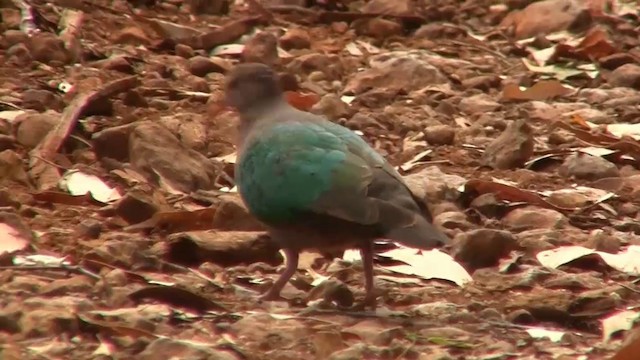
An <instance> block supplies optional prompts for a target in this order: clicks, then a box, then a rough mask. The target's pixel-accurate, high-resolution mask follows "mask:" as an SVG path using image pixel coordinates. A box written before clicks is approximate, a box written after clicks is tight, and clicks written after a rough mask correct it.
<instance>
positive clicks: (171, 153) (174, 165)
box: [129, 121, 216, 193]
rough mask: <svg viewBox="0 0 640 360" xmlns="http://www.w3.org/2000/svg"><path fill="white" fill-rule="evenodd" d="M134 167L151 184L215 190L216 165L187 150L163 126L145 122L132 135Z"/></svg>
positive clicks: (130, 152) (183, 189) (131, 155)
mask: <svg viewBox="0 0 640 360" xmlns="http://www.w3.org/2000/svg"><path fill="white" fill-rule="evenodd" d="M129 159H130V162H131V165H132V167H133V168H134V169H135V170H136V171H138V172H140V173H141V174H143V175H144V176H145V177H146V178H147V179H148V180H149V181H151V182H152V183H155V184H159V181H160V180H162V182H163V183H164V184H166V185H168V186H171V187H173V188H174V189H176V190H179V191H182V192H185V193H190V192H191V191H196V190H198V189H200V190H206V189H212V188H213V186H214V180H215V176H216V169H215V167H214V166H213V163H212V162H211V161H209V159H207V158H206V157H205V156H204V155H202V154H201V153H199V152H197V151H194V150H191V149H188V148H186V147H185V146H184V145H183V144H181V143H180V141H179V140H178V139H177V138H176V137H175V135H174V134H173V133H171V132H170V131H169V130H167V129H166V128H165V127H163V126H162V125H159V124H157V123H154V122H150V121H145V122H142V123H140V124H138V125H137V126H136V127H135V130H133V131H132V132H131V135H130V136H129Z"/></svg>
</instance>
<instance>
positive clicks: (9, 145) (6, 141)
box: [0, 134, 16, 151]
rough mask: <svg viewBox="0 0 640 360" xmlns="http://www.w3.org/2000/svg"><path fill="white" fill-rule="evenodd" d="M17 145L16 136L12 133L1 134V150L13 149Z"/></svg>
mask: <svg viewBox="0 0 640 360" xmlns="http://www.w3.org/2000/svg"><path fill="white" fill-rule="evenodd" d="M15 147H16V138H14V137H13V136H11V135H4V134H0V151H4V150H11V149H14V148H15Z"/></svg>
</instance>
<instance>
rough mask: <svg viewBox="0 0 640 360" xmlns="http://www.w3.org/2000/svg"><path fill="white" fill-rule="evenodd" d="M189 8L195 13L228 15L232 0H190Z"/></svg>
mask: <svg viewBox="0 0 640 360" xmlns="http://www.w3.org/2000/svg"><path fill="white" fill-rule="evenodd" d="M185 2H187V3H188V4H189V10H191V13H192V14H194V15H202V14H208V15H226V14H228V13H229V9H230V3H231V1H230V0H216V1H212V0H188V1H185Z"/></svg>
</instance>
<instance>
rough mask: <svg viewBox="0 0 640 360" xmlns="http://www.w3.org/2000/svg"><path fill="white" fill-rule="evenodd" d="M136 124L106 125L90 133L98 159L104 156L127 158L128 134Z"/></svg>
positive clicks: (122, 159) (120, 159)
mask: <svg viewBox="0 0 640 360" xmlns="http://www.w3.org/2000/svg"><path fill="white" fill-rule="evenodd" d="M136 126H137V124H135V123H133V124H126V125H120V126H113V127H108V128H106V129H104V130H102V131H99V132H97V133H94V134H93V135H92V141H93V147H94V151H95V152H96V155H97V157H98V159H102V158H105V157H108V158H111V159H114V160H118V161H126V160H128V159H129V136H130V135H131V132H132V131H133V129H134V128H135V127H136Z"/></svg>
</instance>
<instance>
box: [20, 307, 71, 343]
mask: <svg viewBox="0 0 640 360" xmlns="http://www.w3.org/2000/svg"><path fill="white" fill-rule="evenodd" d="M72 311H73V309H69V310H66V311H65V310H63V309H57V308H56V309H37V310H33V311H29V312H27V313H25V314H24V315H23V316H22V318H21V319H20V328H21V329H22V335H23V336H24V337H26V338H33V337H44V336H51V334H67V335H70V336H73V335H74V334H76V333H77V332H78V328H79V320H78V317H77V316H76V314H74V313H73V312H72Z"/></svg>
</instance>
